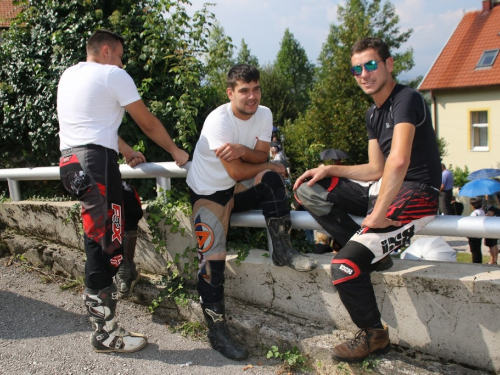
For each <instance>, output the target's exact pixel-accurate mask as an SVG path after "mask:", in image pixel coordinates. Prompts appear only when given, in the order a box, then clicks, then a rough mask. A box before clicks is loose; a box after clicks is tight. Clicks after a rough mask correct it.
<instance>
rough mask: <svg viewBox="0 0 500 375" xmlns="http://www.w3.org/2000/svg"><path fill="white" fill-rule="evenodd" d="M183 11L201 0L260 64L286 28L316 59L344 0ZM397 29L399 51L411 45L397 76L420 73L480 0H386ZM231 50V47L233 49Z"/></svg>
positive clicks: (217, 0)
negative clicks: (406, 65) (407, 65)
mask: <svg viewBox="0 0 500 375" xmlns="http://www.w3.org/2000/svg"><path fill="white" fill-rule="evenodd" d="M190 1H191V3H192V6H191V7H188V13H190V14H192V12H194V11H195V10H199V9H201V7H202V6H203V4H204V3H206V2H210V3H213V4H215V5H214V6H211V7H210V10H211V11H212V12H213V13H214V14H215V16H216V18H217V20H218V21H219V22H220V24H221V26H222V27H223V28H224V32H225V34H226V35H228V36H230V37H231V38H232V40H233V44H234V45H235V46H236V47H237V48H239V47H240V46H241V40H242V39H244V40H245V43H246V44H247V45H248V48H249V49H250V52H251V53H252V55H255V56H256V57H257V58H258V60H259V64H260V65H264V64H266V63H272V62H274V60H275V59H276V55H277V53H278V51H279V49H280V42H281V39H282V38H283V35H284V33H285V30H286V29H287V28H288V29H289V30H290V32H291V33H292V34H293V35H294V37H295V39H296V40H298V42H299V43H300V44H301V46H302V47H303V48H304V49H305V51H306V53H307V56H308V58H309V60H310V61H311V62H312V63H314V64H316V63H317V59H318V56H319V54H320V52H321V49H322V46H323V43H324V42H325V41H326V38H327V36H328V33H329V31H330V25H331V24H332V23H335V24H338V20H337V7H338V5H339V4H345V0H212V1H206V0H190ZM391 3H392V4H393V5H394V6H395V8H396V13H397V14H398V16H399V26H400V30H401V31H405V30H407V29H410V28H411V29H413V33H412V35H411V36H410V39H409V40H408V42H407V43H405V44H404V45H403V46H402V47H401V50H406V49H407V48H408V47H413V51H414V52H413V60H414V62H415V67H414V68H413V69H411V70H410V71H408V72H405V73H402V74H401V75H400V76H399V77H398V78H400V79H402V80H407V79H413V78H416V77H418V76H420V75H422V76H425V74H426V73H427V72H428V71H429V69H430V67H431V66H432V64H433V63H434V61H435V60H436V58H437V56H438V55H439V53H440V52H441V50H442V49H443V47H444V46H445V45H446V42H447V41H448V39H449V38H450V36H451V34H452V33H453V31H454V30H455V28H456V27H457V25H458V23H459V22H460V20H461V19H462V17H463V15H464V13H465V12H470V11H474V10H481V9H482V0H392V1H391ZM236 53H237V51H236Z"/></svg>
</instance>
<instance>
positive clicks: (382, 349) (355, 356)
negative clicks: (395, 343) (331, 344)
mask: <svg viewBox="0 0 500 375" xmlns="http://www.w3.org/2000/svg"><path fill="white" fill-rule="evenodd" d="M389 350H391V343H390V342H389V329H388V328H387V326H385V325H384V328H380V329H378V328H370V327H369V328H364V329H360V330H359V331H358V332H357V333H356V335H355V336H354V339H352V340H350V341H346V342H344V343H342V344H340V345H337V346H336V347H335V348H333V358H334V359H336V360H337V361H342V362H361V361H362V360H363V359H365V358H366V357H368V356H369V355H370V354H382V353H387V352H389Z"/></svg>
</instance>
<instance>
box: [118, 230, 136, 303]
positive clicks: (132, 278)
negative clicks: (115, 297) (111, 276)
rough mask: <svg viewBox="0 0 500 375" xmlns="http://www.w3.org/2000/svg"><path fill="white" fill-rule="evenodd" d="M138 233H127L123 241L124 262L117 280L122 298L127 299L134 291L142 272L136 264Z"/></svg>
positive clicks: (119, 269)
mask: <svg viewBox="0 0 500 375" xmlns="http://www.w3.org/2000/svg"><path fill="white" fill-rule="evenodd" d="M136 243H137V231H127V232H125V236H124V239H123V252H124V257H123V261H122V263H121V264H120V268H118V272H117V273H116V276H115V280H116V286H117V287H118V293H119V297H120V298H126V297H128V296H130V294H132V293H133V291H134V286H135V284H137V282H138V281H139V278H140V272H139V270H138V269H137V267H136V265H135V262H134V254H135V245H136Z"/></svg>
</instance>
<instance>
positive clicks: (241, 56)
mask: <svg viewBox="0 0 500 375" xmlns="http://www.w3.org/2000/svg"><path fill="white" fill-rule="evenodd" d="M236 62H237V63H238V64H249V65H252V66H255V67H256V68H258V67H259V60H258V59H257V57H256V56H254V55H252V53H251V52H250V48H248V44H246V43H245V39H241V47H240V50H239V52H238V57H237V58H236Z"/></svg>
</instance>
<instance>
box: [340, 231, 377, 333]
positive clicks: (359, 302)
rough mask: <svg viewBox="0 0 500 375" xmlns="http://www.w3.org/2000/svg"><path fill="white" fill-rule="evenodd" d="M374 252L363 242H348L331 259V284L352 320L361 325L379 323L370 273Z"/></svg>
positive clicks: (364, 326)
mask: <svg viewBox="0 0 500 375" xmlns="http://www.w3.org/2000/svg"><path fill="white" fill-rule="evenodd" d="M373 258H374V255H373V253H372V252H371V251H370V250H369V249H368V248H367V247H366V246H364V245H363V244H360V243H359V242H356V241H349V242H348V243H347V244H346V245H345V246H344V247H343V248H342V250H340V251H339V252H338V254H337V255H336V256H335V257H334V258H333V259H332V263H331V276H332V283H333V285H334V286H335V288H336V289H337V291H338V293H339V297H340V299H341V301H342V303H343V304H344V306H345V308H346V310H347V312H348V313H349V315H350V316H351V319H352V320H353V322H354V323H355V324H356V325H357V326H358V327H359V328H366V327H373V326H375V325H377V324H379V323H380V311H379V310H378V306H377V301H376V299H375V293H374V291H373V285H372V283H371V280H370V272H371V271H372V270H373V266H372V265H371V262H372V260H373Z"/></svg>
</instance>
